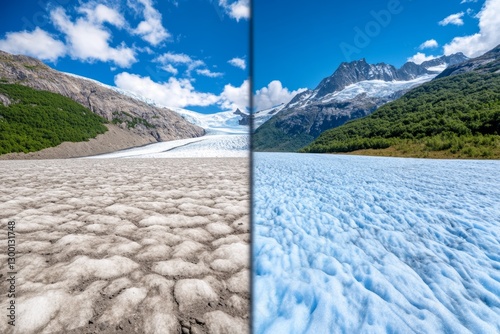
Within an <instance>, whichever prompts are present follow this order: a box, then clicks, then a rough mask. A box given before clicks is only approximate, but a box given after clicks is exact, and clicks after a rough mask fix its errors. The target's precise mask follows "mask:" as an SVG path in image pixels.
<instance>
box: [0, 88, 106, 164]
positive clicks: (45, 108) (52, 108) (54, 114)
mask: <svg viewBox="0 0 500 334" xmlns="http://www.w3.org/2000/svg"><path fill="white" fill-rule="evenodd" d="M0 95H3V96H6V97H8V99H9V100H10V102H11V103H10V105H8V106H5V105H3V104H2V103H0V154H5V153H11V152H25V153H27V152H34V151H39V150H41V149H44V148H47V147H53V146H57V145H59V144H61V143H62V142H64V141H71V142H79V141H87V140H89V139H90V138H95V137H96V136H97V135H98V134H101V133H104V132H106V131H107V128H106V126H104V123H106V122H107V121H106V120H105V119H104V118H102V117H100V116H98V115H96V114H94V113H93V112H91V111H90V110H88V109H86V108H84V107H83V106H81V105H80V104H78V103H76V102H74V101H73V100H71V99H69V98H66V97H64V96H62V95H59V94H54V93H50V92H46V91H37V90H34V89H32V88H29V87H26V86H22V85H16V84H13V85H11V84H0Z"/></svg>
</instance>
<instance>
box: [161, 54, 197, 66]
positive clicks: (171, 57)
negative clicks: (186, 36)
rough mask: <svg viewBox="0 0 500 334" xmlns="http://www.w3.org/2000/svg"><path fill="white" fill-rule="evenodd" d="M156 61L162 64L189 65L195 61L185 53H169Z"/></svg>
mask: <svg viewBox="0 0 500 334" xmlns="http://www.w3.org/2000/svg"><path fill="white" fill-rule="evenodd" d="M155 61H158V62H160V63H174V64H189V63H191V62H193V59H191V57H189V56H188V55H187V54H184V53H173V52H167V53H164V54H162V55H160V56H158V57H156V59H155Z"/></svg>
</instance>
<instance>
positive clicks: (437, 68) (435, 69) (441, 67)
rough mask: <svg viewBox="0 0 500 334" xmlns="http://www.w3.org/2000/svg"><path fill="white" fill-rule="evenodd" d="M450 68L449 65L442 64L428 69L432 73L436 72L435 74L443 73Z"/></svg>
mask: <svg viewBox="0 0 500 334" xmlns="http://www.w3.org/2000/svg"><path fill="white" fill-rule="evenodd" d="M447 67H448V65H447V64H441V65H437V66H431V67H427V70H428V71H431V72H435V73H441V72H443V71H444V70H445V69H446V68H447Z"/></svg>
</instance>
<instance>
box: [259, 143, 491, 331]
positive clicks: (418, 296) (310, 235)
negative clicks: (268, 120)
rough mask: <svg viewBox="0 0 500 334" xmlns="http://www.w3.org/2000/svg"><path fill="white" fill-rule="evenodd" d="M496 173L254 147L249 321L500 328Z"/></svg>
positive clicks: (275, 325)
mask: <svg viewBox="0 0 500 334" xmlns="http://www.w3.org/2000/svg"><path fill="white" fill-rule="evenodd" d="M499 172H500V161H474V160H424V159H401V158H376V157H359V156H343V155H313V154H269V153H256V154H254V188H253V199H254V203H253V217H254V222H253V224H254V228H253V233H254V247H253V261H254V262H253V275H254V276H253V277H254V279H253V282H254V285H253V293H254V294H253V312H254V313H253V318H254V327H253V328H254V332H255V333H499V332H500V270H499V269H500V256H499V250H500V228H499V226H500V216H499V212H500V179H499V178H498V175H499Z"/></svg>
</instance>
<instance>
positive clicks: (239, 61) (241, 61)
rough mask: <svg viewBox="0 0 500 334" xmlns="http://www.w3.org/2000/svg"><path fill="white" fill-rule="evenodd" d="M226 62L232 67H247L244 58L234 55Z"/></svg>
mask: <svg viewBox="0 0 500 334" xmlns="http://www.w3.org/2000/svg"><path fill="white" fill-rule="evenodd" d="M227 62H228V63H229V64H231V65H233V66H234V67H238V68H241V69H242V70H244V69H246V68H247V63H246V62H245V59H243V58H238V57H235V58H233V59H231V60H228V61H227Z"/></svg>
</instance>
